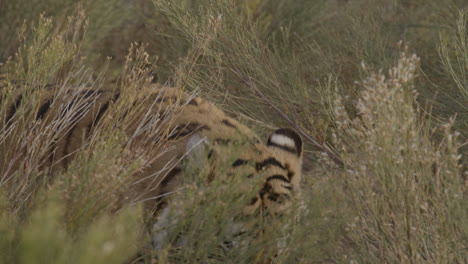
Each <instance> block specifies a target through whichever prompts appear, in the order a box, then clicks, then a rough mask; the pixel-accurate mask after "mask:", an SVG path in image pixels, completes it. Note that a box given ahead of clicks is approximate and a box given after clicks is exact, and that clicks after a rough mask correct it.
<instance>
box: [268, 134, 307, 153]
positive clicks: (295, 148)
mask: <svg viewBox="0 0 468 264" xmlns="http://www.w3.org/2000/svg"><path fill="white" fill-rule="evenodd" d="M267 146H268V147H274V148H279V149H281V150H284V151H287V152H290V153H293V154H295V155H297V156H299V157H300V156H301V155H302V139H301V137H300V136H299V134H297V133H296V131H294V130H292V129H289V128H280V129H278V130H276V131H275V132H273V133H272V134H271V135H270V137H268V141H267Z"/></svg>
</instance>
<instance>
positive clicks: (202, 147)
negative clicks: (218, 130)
mask: <svg viewBox="0 0 468 264" xmlns="http://www.w3.org/2000/svg"><path fill="white" fill-rule="evenodd" d="M185 152H186V159H187V161H188V163H189V164H190V166H194V167H198V168H201V167H203V166H204V165H205V164H206V162H207V159H208V158H207V157H208V139H207V138H206V137H202V136H200V135H199V134H198V133H195V134H193V135H192V136H190V138H189V139H188V140H187V143H186V144H185Z"/></svg>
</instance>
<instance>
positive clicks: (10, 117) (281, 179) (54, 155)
mask: <svg viewBox="0 0 468 264" xmlns="http://www.w3.org/2000/svg"><path fill="white" fill-rule="evenodd" d="M3 87H6V85H5V84H3ZM2 90H4V88H2ZM60 92H62V93H65V96H60V95H58V94H57V93H60ZM2 94H3V95H2V98H1V99H2V101H1V102H0V103H1V104H4V106H3V109H4V111H3V112H2V116H1V125H2V131H1V134H2V135H6V137H8V136H10V137H14V133H12V132H11V131H10V130H12V127H13V126H15V125H16V126H21V125H24V124H22V122H26V121H24V120H22V119H21V118H20V117H19V116H20V115H19V114H18V111H19V109H21V107H22V104H23V103H24V101H25V97H27V96H34V97H35V98H37V99H36V101H38V103H36V104H33V105H32V106H31V107H29V108H28V109H29V111H30V112H31V113H30V114H31V119H32V120H33V122H37V123H40V126H39V130H40V129H42V128H44V127H47V126H49V127H50V126H54V127H55V130H56V131H59V132H56V134H57V135H55V137H54V142H52V143H51V144H50V147H49V149H48V150H47V151H48V153H46V155H44V156H45V157H47V158H46V159H45V160H44V162H43V163H42V164H41V166H44V167H51V168H55V167H61V168H64V167H65V168H66V167H67V164H69V163H70V161H72V160H73V157H74V155H76V153H77V152H78V151H79V150H80V148H81V147H82V146H83V145H84V144H86V142H87V141H89V140H90V138H91V137H92V135H93V133H94V131H95V130H98V129H99V125H100V123H101V122H102V120H104V119H106V118H115V116H111V115H114V114H115V113H119V114H120V117H125V116H127V115H129V113H121V112H122V111H124V112H125V111H129V109H130V110H131V109H132V107H136V108H138V107H139V105H144V106H145V107H143V108H141V107H140V109H139V112H138V115H136V116H137V117H138V118H135V119H131V120H130V124H129V125H127V126H125V128H119V127H115V128H113V129H122V130H124V131H122V132H123V133H124V134H126V135H128V137H129V138H132V140H134V141H139V142H146V141H148V142H151V141H158V142H160V141H162V142H164V144H162V145H163V146H164V149H158V150H155V152H156V153H155V156H156V157H154V160H153V161H152V162H151V163H149V165H148V166H146V167H145V169H144V170H142V171H138V172H136V173H135V175H133V176H132V177H133V178H134V180H135V181H137V182H139V184H137V186H138V187H137V189H136V191H137V192H140V193H142V194H143V193H144V196H141V197H140V199H141V200H144V201H146V202H145V207H147V208H151V209H148V210H152V213H153V214H154V215H155V219H158V218H162V216H161V215H163V214H164V213H163V212H164V209H165V208H168V206H169V205H170V198H167V199H165V197H166V195H165V194H168V193H171V192H174V191H176V190H178V189H179V188H180V187H181V186H183V184H184V178H185V175H184V174H186V172H187V166H188V165H187V164H189V162H184V161H187V160H189V159H190V160H192V161H193V160H194V162H195V164H196V165H195V167H199V168H200V167H201V168H205V169H207V170H208V171H209V173H207V175H208V176H206V179H203V180H205V181H206V182H208V183H209V182H210V181H212V180H213V179H214V178H216V177H220V176H219V175H216V173H217V172H218V171H219V170H218V167H219V166H221V164H223V162H224V163H225V162H226V158H227V156H229V155H228V154H227V153H231V152H232V149H233V148H239V149H240V151H238V153H237V154H236V155H237V156H236V157H235V158H234V159H233V161H232V163H230V164H229V168H228V169H227V170H225V171H224V173H225V174H226V175H224V177H229V176H235V177H241V180H242V181H243V180H244V179H245V181H246V182H260V184H259V185H258V191H257V192H256V194H255V197H252V199H251V201H250V202H249V203H248V204H246V205H245V207H244V208H243V209H242V212H241V213H242V214H244V215H253V214H256V213H259V212H260V211H261V212H267V213H268V214H270V215H282V214H284V213H286V212H287V211H288V210H289V208H291V206H292V203H294V201H295V199H296V198H297V197H298V194H299V193H300V182H301V170H302V156H303V142H302V139H301V137H300V136H299V134H298V133H296V132H295V131H294V130H292V129H289V128H280V129H277V130H275V131H274V132H272V133H271V134H270V135H269V136H268V137H267V138H266V140H265V142H262V140H260V138H259V137H258V136H257V135H256V134H255V133H254V132H253V131H252V130H251V129H250V128H248V127H247V126H245V125H243V124H242V123H240V122H239V121H237V120H236V119H235V118H233V117H231V116H229V115H228V114H226V112H224V111H222V110H221V109H220V108H218V107H216V106H215V105H214V104H213V103H211V102H209V101H208V100H204V99H203V98H201V97H198V96H194V95H193V94H190V93H187V92H185V91H183V89H181V88H177V87H170V86H166V85H160V84H154V85H151V86H150V87H149V88H147V89H144V90H142V91H141V92H140V93H139V97H138V98H136V99H135V100H133V105H132V106H129V107H127V108H126V110H119V109H118V107H119V106H118V103H119V100H122V98H123V97H124V96H127V95H125V94H124V93H123V92H120V91H115V90H113V89H95V88H86V87H84V88H83V87H77V88H74V89H71V88H70V89H68V90H65V92H64V91H63V89H62V90H61V91H59V92H58V90H57V89H54V88H51V87H44V88H43V89H38V91H35V92H32V93H31V94H25V93H24V92H22V91H21V89H17V90H14V91H13V93H11V94H10V95H9V96H6V95H5V94H4V93H3V91H2ZM70 94H71V95H70ZM67 95H68V96H67ZM142 101H145V103H144V104H143V103H141V102H142ZM140 103H141V104H140ZM63 120H71V122H69V124H61V123H64V122H63ZM152 124H155V125H152ZM61 125H63V126H61ZM153 134H157V135H158V136H157V137H155V136H154V135H153ZM0 143H1V145H0V173H1V174H0V177H6V176H7V175H8V173H11V171H14V169H15V166H17V165H15V163H18V160H20V159H18V158H17V159H16V160H13V161H12V160H9V159H11V157H10V156H8V155H7V154H6V153H8V150H9V140H3V141H2V142H0ZM142 146H144V144H143V145H142ZM26 147H27V146H26ZM201 160H203V161H204V163H203V164H197V162H200V161H201ZM168 164H170V165H168ZM192 164H193V162H192ZM156 172H157V173H156ZM259 177H261V178H259ZM155 197H156V198H155ZM153 198H155V199H153ZM158 239H160V238H158V237H156V238H155V240H158Z"/></svg>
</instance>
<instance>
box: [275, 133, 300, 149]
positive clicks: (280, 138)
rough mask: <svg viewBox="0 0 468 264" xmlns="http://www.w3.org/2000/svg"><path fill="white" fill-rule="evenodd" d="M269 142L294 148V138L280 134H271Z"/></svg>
mask: <svg viewBox="0 0 468 264" xmlns="http://www.w3.org/2000/svg"><path fill="white" fill-rule="evenodd" d="M270 141H271V143H273V144H275V145H278V146H283V147H287V148H293V149H294V148H296V143H294V140H293V139H291V138H290V137H287V136H284V135H280V134H273V135H272V136H271V138H270Z"/></svg>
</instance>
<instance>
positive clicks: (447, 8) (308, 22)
mask: <svg viewBox="0 0 468 264" xmlns="http://www.w3.org/2000/svg"><path fill="white" fill-rule="evenodd" d="M1 5H2V8H1V10H0V39H1V40H2V41H1V42H0V62H2V64H1V65H0V73H1V74H2V78H3V79H4V80H6V81H4V80H0V82H2V83H0V88H1V89H2V91H1V92H2V93H1V94H2V100H1V108H0V114H1V116H2V119H3V118H4V117H5V115H7V113H8V111H9V109H8V107H9V105H10V104H8V102H9V101H10V100H11V98H13V97H14V96H15V89H16V88H17V85H16V84H15V85H12V84H11V82H13V81H20V83H21V85H20V86H21V87H22V89H23V90H25V91H26V92H25V93H24V94H25V95H26V96H25V98H24V99H23V100H26V102H27V103H23V104H22V106H21V107H20V108H19V109H18V110H17V115H16V116H15V120H16V121H15V123H14V125H12V126H6V125H4V126H3V127H2V130H1V131H0V144H2V145H3V146H6V147H2V148H4V149H9V151H8V153H1V154H0V161H1V162H4V164H5V162H9V163H10V164H16V165H11V167H8V166H7V167H8V168H10V170H7V171H1V173H2V175H0V194H1V196H0V197H1V198H0V263H125V262H126V261H128V260H129V259H130V258H131V257H134V256H135V255H136V254H137V252H140V253H141V252H142V249H143V252H144V253H145V254H146V255H148V256H153V257H154V258H156V259H158V261H159V262H158V263H254V262H260V261H261V260H264V258H265V256H274V255H276V256H275V258H274V260H273V261H274V263H466V262H468V257H467V256H468V248H467V246H466V245H467V244H468V229H467V227H468V220H467V219H468V203H467V201H468V199H467V197H466V195H467V190H466V187H467V178H468V175H467V171H466V161H467V160H466V155H465V154H466V152H467V149H468V145H467V137H468V134H467V131H468V109H467V105H468V97H467V96H468V93H467V91H468V78H467V76H468V68H467V67H468V31H467V28H468V9H467V8H468V6H466V3H464V1H461V0H460V1H458V0H439V1H437V0H429V1H422V0H421V1H404V0H401V1H388V3H387V2H386V3H385V4H383V3H382V1H377V0H356V1H338V0H337V1H321V0H317V1H306V0H275V1H273V0H239V1H227V0H220V1H207V0H201V1H195V0H180V1H177V2H175V1H162V0H153V1H145V0H140V1H123V0H112V1H101V0H99V1H87V0H69V1H57V0H47V1H32V2H31V1H26V0H18V1H8V0H2V1H1ZM41 14H42V15H41ZM139 43H147V44H139ZM406 45H407V46H408V47H406ZM148 54H149V55H148ZM413 54H417V55H413ZM111 57H112V58H111ZM151 78H153V79H154V80H156V81H158V82H160V83H168V84H172V85H175V86H178V87H182V88H184V89H185V90H186V91H196V92H197V93H199V94H201V95H202V96H203V97H205V98H208V99H209V100H210V101H213V102H215V103H216V104H217V105H218V106H219V107H221V108H223V110H226V111H227V112H229V113H231V114H232V115H235V116H236V117H237V118H238V119H240V120H241V121H242V122H243V123H246V124H248V125H249V126H250V127H251V128H252V129H254V130H255V131H257V132H258V134H260V135H263V134H266V133H267V131H271V129H273V128H276V127H279V126H293V127H294V128H295V129H296V130H299V131H300V132H301V133H302V136H303V139H304V140H305V141H306V142H307V143H308V144H307V145H306V154H307V156H306V160H305V164H304V177H303V183H302V186H303V193H302V194H301V197H302V198H301V202H300V203H298V204H297V206H296V208H295V210H294V212H295V213H294V214H293V217H290V218H289V219H282V220H281V221H277V220H274V219H265V221H260V222H257V221H258V220H255V221H254V222H255V223H256V226H257V227H256V229H254V230H253V231H251V232H250V233H249V232H248V233H246V234H244V235H243V236H241V237H240V238H235V239H232V241H233V245H231V246H230V250H223V249H222V248H220V246H219V245H222V244H223V242H224V241H225V240H226V236H229V232H228V231H226V230H225V227H226V226H227V227H229V226H232V225H233V223H232V221H233V215H232V212H233V211H236V209H235V208H238V209H239V208H242V206H243V205H244V204H245V201H246V200H248V198H249V197H251V195H250V193H249V192H246V193H243V194H239V192H236V191H235V190H236V188H235V187H232V186H239V185H241V183H238V182H235V181H229V182H228V181H227V180H226V179H219V181H215V182H213V183H212V184H210V185H206V184H204V183H203V182H201V181H200V179H201V178H202V177H199V176H200V175H203V173H206V172H203V171H202V172H199V173H198V174H196V175H193V176H194V177H193V179H192V181H193V182H191V183H190V184H187V186H185V187H184V189H183V191H181V192H180V194H179V195H178V196H176V198H174V199H175V202H174V204H175V205H177V208H178V209H177V210H173V211H172V214H173V217H174V219H176V220H174V221H173V223H172V224H171V225H170V226H167V227H162V228H161V229H162V230H160V231H161V232H167V233H168V240H167V241H166V243H165V244H163V245H161V247H160V248H159V249H158V250H151V249H148V241H149V240H150V239H151V236H154V235H155V234H149V235H148V234H147V233H146V232H145V231H144V230H145V225H146V224H147V223H145V220H146V219H145V217H146V216H145V213H143V212H142V210H140V209H139V207H138V206H137V205H138V204H140V203H139V201H140V200H141V195H139V194H135V193H134V192H133V189H132V188H133V187H132V186H133V185H132V184H133V183H134V182H133V181H132V178H131V176H132V175H133V174H135V173H136V172H138V171H139V170H142V169H143V168H145V166H147V165H148V164H150V162H151V161H152V160H154V159H157V157H158V155H160V154H161V153H162V152H163V151H164V150H163V144H162V143H158V141H157V140H155V141H154V142H156V143H154V142H150V143H141V142H137V141H132V139H129V138H128V136H127V135H125V133H122V132H123V131H124V130H125V127H126V126H129V125H130V124H131V123H132V122H135V120H141V116H142V115H143V114H142V113H144V111H145V109H146V108H147V107H148V106H149V105H150V104H151V102H148V101H144V100H143V101H138V102H140V104H139V105H138V107H136V106H134V107H131V106H132V105H134V104H133V103H134V102H135V101H136V100H141V99H138V98H141V97H139V96H141V95H143V96H144V94H142V93H143V91H144V89H142V87H146V86H148V85H149V84H150V82H151V81H152V80H151ZM8 83H10V84H8ZM50 83H54V84H56V88H54V89H56V93H57V98H61V99H60V100H56V101H57V102H62V101H61V100H63V102H67V101H73V100H74V98H76V96H77V95H76V94H75V95H73V94H71V95H70V94H69V93H66V92H65V91H66V90H67V89H69V88H70V87H73V88H74V89H76V90H79V89H83V88H85V87H92V88H94V89H103V88H104V89H116V90H119V91H121V92H122V94H124V95H125V96H123V98H124V99H122V100H120V101H119V104H118V105H116V106H115V107H113V108H112V113H111V114H110V115H109V116H110V117H109V119H108V120H104V122H102V125H101V127H100V128H99V129H97V130H96V133H95V134H93V135H92V136H91V140H90V142H89V144H85V145H84V146H83V147H82V148H81V149H80V151H79V153H78V154H77V156H76V158H75V159H74V161H72V162H71V163H70V164H68V169H67V170H62V169H60V168H53V167H49V166H44V160H47V158H48V157H47V156H46V154H47V153H49V152H48V149H49V148H50V147H51V145H52V142H53V141H54V140H55V137H57V136H60V134H61V131H62V132H63V131H66V130H67V128H69V127H70V126H72V125H73V123H74V122H75V120H74V119H73V117H70V116H68V117H67V116H65V117H59V118H61V119H58V121H57V123H58V124H61V125H59V126H48V127H44V126H41V124H40V123H35V122H34V121H31V120H33V119H34V118H33V116H32V114H31V113H32V112H31V109H34V107H38V103H39V102H40V100H38V99H39V98H38V97H36V96H35V95H36V94H39V93H40V92H41V91H43V90H45V89H47V84H50ZM28 95H31V96H28ZM56 107H58V108H60V107H70V106H67V105H66V104H63V103H62V104H60V103H57V106H56ZM71 107H76V109H77V111H78V109H79V107H80V103H79V102H78V103H76V104H74V105H73V106H71ZM78 112H79V111H78ZM124 112H125V116H124V115H123V113H124ZM168 119H170V118H168ZM168 122H169V121H168ZM2 125H3V124H2ZM163 125H164V124H162V125H161V124H159V123H154V125H153V127H152V129H154V130H155V134H156V137H158V135H160V134H158V133H160V132H158V126H163ZM457 131H458V132H457ZM31 146H33V147H31ZM326 152H328V154H326ZM233 157H235V154H233ZM330 157H332V158H330ZM18 164H19V165H18ZM4 167H5V166H4ZM219 170H220V173H221V172H222V170H223V168H219ZM251 191H252V192H255V190H251ZM213 201H215V202H213ZM226 205H229V206H226ZM250 220H251V219H244V221H250ZM255 230H256V231H255ZM259 230H269V232H262V231H259ZM253 237H255V238H256V239H252V238H253ZM174 244H175V245H177V247H174ZM146 261H147V262H148V263H151V261H150V260H148V259H146Z"/></svg>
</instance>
